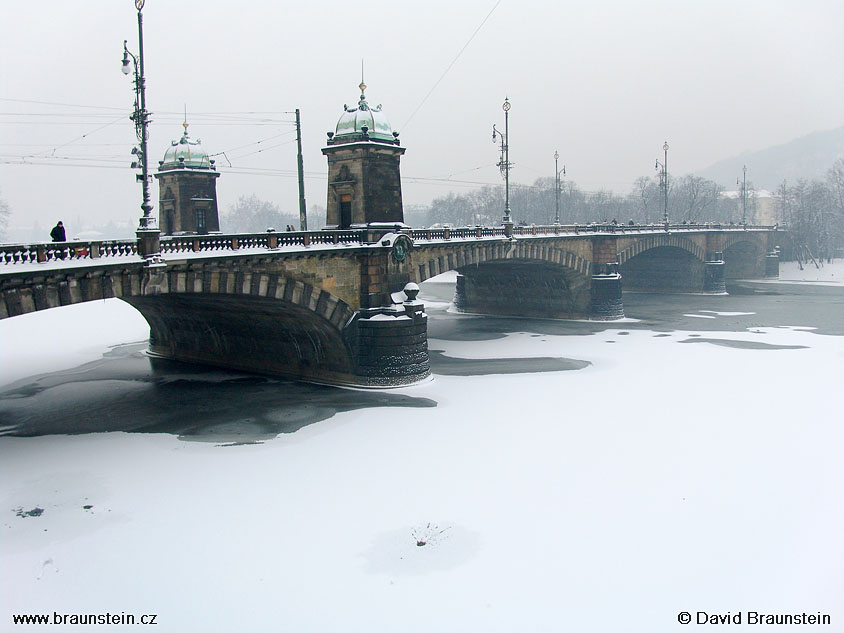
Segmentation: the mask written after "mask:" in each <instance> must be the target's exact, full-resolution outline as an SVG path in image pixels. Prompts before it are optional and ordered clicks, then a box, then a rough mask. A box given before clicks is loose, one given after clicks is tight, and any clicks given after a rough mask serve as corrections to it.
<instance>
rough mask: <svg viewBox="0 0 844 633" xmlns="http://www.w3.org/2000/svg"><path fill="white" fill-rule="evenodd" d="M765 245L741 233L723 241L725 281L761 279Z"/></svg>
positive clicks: (753, 237) (729, 236) (763, 268)
mask: <svg viewBox="0 0 844 633" xmlns="http://www.w3.org/2000/svg"><path fill="white" fill-rule="evenodd" d="M766 246H767V243H766V244H762V243H761V242H760V240H759V239H758V238H757V237H756V236H755V235H752V234H749V233H745V232H741V233H733V234H730V235H728V236H727V237H726V238H725V239H724V276H725V277H726V278H727V279H742V278H753V277H762V276H764V274H765V256H766V255H767V249H766V248H765V247H766Z"/></svg>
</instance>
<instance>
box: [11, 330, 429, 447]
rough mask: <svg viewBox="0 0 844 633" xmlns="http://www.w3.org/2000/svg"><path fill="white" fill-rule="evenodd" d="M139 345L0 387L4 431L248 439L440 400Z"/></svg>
mask: <svg viewBox="0 0 844 633" xmlns="http://www.w3.org/2000/svg"><path fill="white" fill-rule="evenodd" d="M145 348H146V345H145V344H132V345H124V346H118V347H116V348H114V349H113V350H112V351H111V352H110V353H109V354H107V355H105V356H104V357H103V358H102V359H100V360H97V361H94V362H91V363H87V364H85V365H82V366H80V367H76V368H73V369H70V370H66V371H60V372H53V373H48V374H42V375H40V376H33V377H30V378H26V379H24V380H21V381H18V382H17V383H13V384H11V385H8V386H6V387H5V388H3V389H2V391H0V419H2V420H3V423H4V430H3V432H2V433H0V434H2V435H12V436H18V437H33V436H39V435H54V434H71V435H77V434H84V433H102V432H108V431H125V432H132V433H170V434H174V435H178V436H179V438H180V439H184V440H193V441H207V442H215V443H230V444H245V443H253V442H260V441H263V440H267V439H272V438H273V437H275V436H276V435H279V434H280V433H294V432H296V431H298V430H299V429H301V428H303V427H305V426H307V425H309V424H314V423H316V422H320V421H322V420H327V419H328V418H331V417H332V416H334V415H335V414H336V413H340V412H344V411H352V410H356V409H379V408H383V407H388V408H393V407H414V408H418V407H422V408H426V407H436V406H437V403H436V401H434V400H431V399H429V398H416V397H412V396H406V395H403V394H396V393H390V392H385V391H360V390H352V389H340V388H337V387H327V386H322V385H313V384H307V383H301V382H295V381H288V380H281V379H275V378H268V377H264V376H256V375H252V374H244V373H239V372H234V371H227V370H221V369H216V368H211V367H204V366H199V365H187V364H183V363H178V362H175V361H167V360H161V359H151V358H149V357H148V356H147V355H146V354H145V353H144V352H143V350H144V349H145ZM373 415H378V413H377V411H373Z"/></svg>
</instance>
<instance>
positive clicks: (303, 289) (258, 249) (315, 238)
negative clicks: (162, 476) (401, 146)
mask: <svg viewBox="0 0 844 633" xmlns="http://www.w3.org/2000/svg"><path fill="white" fill-rule="evenodd" d="M775 246H776V232H775V230H773V229H772V228H770V227H744V228H742V227H722V226H717V225H706V226H692V225H680V226H672V227H669V230H668V231H666V230H665V227H662V226H642V227H639V226H636V227H627V226H614V225H588V226H586V225H581V226H561V225H552V226H544V227H518V226H516V227H513V226H504V227H470V228H461V229H448V228H446V229H437V230H429V229H423V230H418V229H410V228H408V227H406V226H405V225H401V224H396V225H393V226H386V225H384V224H380V225H374V224H371V225H369V227H367V228H359V229H348V230H323V231H312V232H290V233H266V234H258V235H206V236H186V237H170V238H162V239H161V244H160V247H161V261H154V260H150V259H144V258H142V257H141V256H140V255H139V254H138V244H137V243H136V242H135V241H110V242H69V243H63V244H57V245H54V244H35V245H7V246H2V247H0V255H2V258H3V263H0V295H2V300H0V318H6V317H13V316H17V315H21V314H26V313H29V312H33V311H36V310H44V309H48V308H53V307H58V306H64V305H70V304H74V303H80V302H83V301H95V300H100V299H104V298H111V297H117V298H119V299H122V300H123V301H126V302H127V303H129V304H131V305H132V306H134V307H135V308H136V309H137V310H138V311H139V312H140V313H141V314H142V315H143V316H144V317H145V318H146V320H147V321H148V322H149V324H150V353H151V354H153V355H158V356H163V357H167V358H173V359H176V360H181V361H188V362H199V363H204V364H212V365H220V366H225V367H229V368H234V369H242V370H246V371H251V372H259V373H268V374H273V375H280V376H286V377H291V378H297V379H304V380H309V381H314V382H322V383H329V384H339V385H355V386H365V387H387V386H397V385H404V384H411V383H415V382H418V381H420V380H423V379H425V378H426V377H427V376H428V375H429V371H430V368H429V363H428V352H427V316H426V314H425V312H424V309H423V305H422V303H421V302H420V301H419V300H418V299H417V298H416V294H417V292H418V287H417V286H416V284H418V283H420V282H422V281H424V280H426V279H429V278H430V277H433V276H435V275H438V274H440V273H443V272H446V271H449V270H456V271H457V272H458V273H459V275H458V277H457V291H456V295H455V304H456V306H457V307H458V308H459V309H461V310H463V311H467V312H477V313H487V314H497V315H519V316H534V317H549V318H593V319H614V318H619V317H621V316H623V302H622V292H621V288H622V279H623V280H624V285H625V287H628V288H637V289H644V290H649V291H661V292H679V291H681V292H716V293H718V292H721V293H722V292H724V291H725V284H724V279H725V277H726V278H730V277H762V276H776V274H777V270H778V263H777V262H778V260H777V257H776V254H775Z"/></svg>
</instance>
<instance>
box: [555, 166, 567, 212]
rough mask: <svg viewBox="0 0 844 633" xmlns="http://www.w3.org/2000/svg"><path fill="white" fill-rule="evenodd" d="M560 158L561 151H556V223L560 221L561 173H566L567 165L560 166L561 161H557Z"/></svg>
mask: <svg viewBox="0 0 844 633" xmlns="http://www.w3.org/2000/svg"><path fill="white" fill-rule="evenodd" d="M559 159H560V153H559V152H557V151H555V152H554V173H555V177H554V202H555V207H554V208H555V213H554V224H559V223H560V184H561V181H560V174H562V175H563V176H565V175H566V166H565V165H563V168H562V169H560V168H559V163H558V162H557V161H558V160H559Z"/></svg>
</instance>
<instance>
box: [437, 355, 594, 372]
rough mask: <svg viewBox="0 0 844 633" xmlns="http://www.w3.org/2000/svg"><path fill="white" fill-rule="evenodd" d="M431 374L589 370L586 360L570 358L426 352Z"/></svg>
mask: <svg viewBox="0 0 844 633" xmlns="http://www.w3.org/2000/svg"><path fill="white" fill-rule="evenodd" d="M428 355H429V357H430V359H431V372H432V373H434V374H439V375H440V376H488V375H490V374H532V373H538V372H547V371H572V370H576V369H583V368H584V367H589V365H591V364H592V363H590V362H589V361H588V360H576V359H574V358H553V357H534V358H454V357H452V356H446V355H445V354H444V353H443V352H442V350H436V349H429V350H428Z"/></svg>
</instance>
